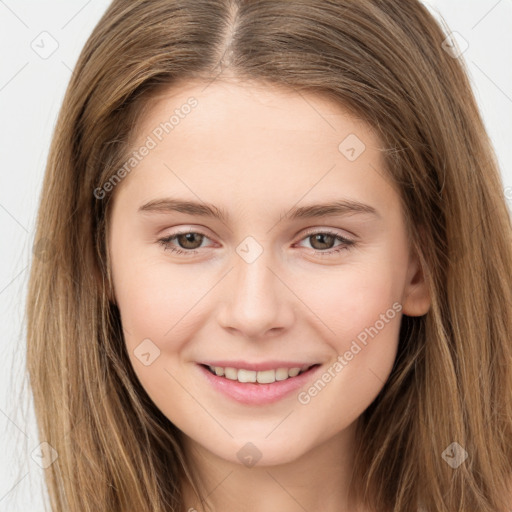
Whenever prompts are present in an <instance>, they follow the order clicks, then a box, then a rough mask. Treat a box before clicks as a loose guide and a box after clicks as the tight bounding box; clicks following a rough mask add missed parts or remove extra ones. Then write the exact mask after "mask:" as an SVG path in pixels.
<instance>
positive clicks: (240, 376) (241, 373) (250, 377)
mask: <svg viewBox="0 0 512 512" xmlns="http://www.w3.org/2000/svg"><path fill="white" fill-rule="evenodd" d="M209 368H210V371H211V372H212V373H214V374H215V375H217V376H218V377H225V378H226V379H229V380H238V382H258V383H259V384H272V383H273V382H276V381H281V380H286V379H289V378H290V377H296V376H297V375H299V373H302V371H306V369H308V368H304V370H301V368H278V369H277V370H263V371H259V372H257V371H254V370H244V369H240V370H237V369H236V368H229V367H228V368H222V367H221V366H209Z"/></svg>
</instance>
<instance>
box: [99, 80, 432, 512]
mask: <svg viewBox="0 0 512 512" xmlns="http://www.w3.org/2000/svg"><path fill="white" fill-rule="evenodd" d="M205 87H206V85H205V84H204V83H199V82H197V83H196V82H189V83H186V84H181V85H179V86H178V85H176V84H175V85H173V87H172V88H171V89H169V90H168V91H167V92H166V93H165V94H163V95H160V96H159V98H158V99H157V100H156V101H154V102H152V104H151V105H150V108H148V110H147V111H146V113H145V115H144V116H143V118H142V119H141V120H140V124H139V126H138V127H137V128H138V131H137V136H136V137H135V139H134V144H133V146H134V148H139V147H140V146H142V145H143V144H144V142H145V141H146V140H147V137H148V135H150V134H151V133H152V131H153V130H154V129H155V128H156V127H157V126H159V124H160V123H161V122H163V121H165V120H168V119H169V116H170V113H172V112H173V111H174V110H175V109H176V108H179V107H180V106H181V105H183V104H185V103H186V101H187V99H188V98H189V97H191V96H193V97H195V98H196V99H197V101H198V104H197V107H196V108H194V109H192V111H191V112H190V114H188V115H187V116H184V118H183V119H180V122H179V124H178V125H177V126H175V128H174V129H173V130H172V131H171V132H170V133H169V134H166V135H165V136H164V137H163V138H162V141H161V142H159V143H158V145H157V146H156V147H155V148H153V149H152V150H151V151H150V152H149V154H148V155H147V156H146V157H145V158H144V159H143V160H142V161H141V162H140V163H138V165H137V166H136V167H135V168H134V169H133V170H132V171H131V172H130V173H129V174H128V175H127V176H126V177H125V178H124V179H123V180H122V182H121V183H120V184H119V185H117V187H116V188H115V190H114V196H113V198H112V199H113V201H114V202H113V209H112V213H111V219H110V221H111V224H110V231H109V253H110V258H111V269H112V276H113V284H114V290H115V291H114V295H115V297H114V300H115V301H116V302H117V305H118V307H119V310H120V312H121V317H122V323H123V329H124V332H125V341H126V346H127V350H128V353H129V355H130V359H131V362H132V365H133V368H134V370H135V372H136V374H137V376H138V378H139V380H140V382H141V383H142V385H143V386H144V388H145V390H146V391H147V393H148V395H149V396H150V397H151V399H152V400H153V401H154V403H155V404H156V405H157V406H158V407H159V409H160V410H161V411H162V412H163V413H164V414H165V415H166V416H167V417H168V418H169V419H170V420H171V421H172V422H173V423H174V424H175V425H177V426H178V427H179V429H180V430H181V431H182V432H183V433H184V436H183V437H184V447H185V451H186V454H187V457H188V459H189V460H190V461H191V463H192V464H193V467H194V468H195V474H197V475H200V476H201V478H202V479H203V481H204V483H205V487H206V489H207V493H206V494H208V493H209V497H208V503H209V504H211V505H212V506H213V509H214V510H222V511H227V512H229V511H238V510H240V507H241V506H242V505H243V509H244V510H245V511H249V512H263V511H265V512H267V511H268V510H283V511H290V512H291V511H299V510H300V511H303V510H304V509H305V510H324V511H327V512H330V511H332V512H334V511H336V512H339V511H340V510H347V511H348V510H350V511H354V510H362V508H361V509H360V508H359V504H355V503H350V502H349V501H348V498H347V493H348V487H349V478H350V471H351V468H352V465H353V461H354V452H353V445H354V435H355V427H356V425H357V420H358V418H359V417H360V415H361V414H362V413H363V411H364V410H365V409H366V408H367V407H368V406H369V405H370V404H371V403H372V401H373V400H374V399H375V397H376V396H377V395H378V393H379V391H380V390H381V389H382V387H383V386H384V383H385V382H386V379H387V378H388V376H389V374H390V372H391V369H392V366H393V362H394V360H395V357H396V352H397V345H398V334H399V327H400V320H401V317H402V314H407V315H409V316H418V315H423V314H425V313H426V312H427V311H428V309H429V307H430V297H429V294H428V291H427V286H426V284H425V281H424V277H423V273H422V270H421V268H420V265H419V263H418V259H417V257H416V255H415V253H414V252H413V251H412V250H411V245H410V242H409V240H408V238H407V234H406V227H405V226H406V225H405V219H404V215H403V211H402V209H401V203H400V200H399V195H398V190H397V189H396V188H395V187H394V186H393V184H392V183H391V181H390V178H389V177H387V175H386V170H385V166H384V160H383V156H382V152H381V151H380V150H379V148H381V147H382V146H381V142H380V140H379V139H378V137H377V136H376V135H375V133H374V132H373V131H372V129H371V127H370V126H368V125H366V124H364V123H363V122H362V121H361V120H358V119H356V118H354V117H352V116H350V115H348V114H347V112H346V111H344V110H343V109H342V108H341V107H340V106H339V105H337V104H335V103H332V102H331V101H330V100H327V99H325V98H321V97H319V96H316V95H304V94H302V95H301V94H298V93H296V92H294V91H289V90H284V89H281V88H277V87H270V86H268V85H261V84H260V85H258V84H250V83H248V82H244V83H241V82H239V81H237V80H236V79H232V80H223V81H221V80H216V81H215V82H213V83H212V84H211V85H209V86H207V87H206V88H205ZM350 134H355V135H356V136H357V137H358V138H359V139H360V140H361V141H363V142H364V144H365V146H366V149H365V150H364V151H363V152H362V153H361V154H360V155H359V156H358V158H357V159H355V160H354V161H350V160H349V159H347V158H346V156H345V154H343V153H342V152H341V151H340V150H339V148H338V147H339V145H340V143H341V142H342V141H343V140H344V139H345V138H346V137H347V136H348V135H350ZM170 196H172V197H174V198H180V199H186V200H192V201H199V202H201V201H204V202H208V203H213V204H214V205H216V206H217V207H218V208H222V209H224V210H225V211H226V212H227V213H228V214H229V216H230V219H229V221H227V222H225V223H224V222H222V221H220V220H218V219H214V218H208V217H202V216H199V215H191V214H188V213H179V212H172V211H171V212H158V213H156V212H140V211H138V209H139V207H140V206H141V205H143V204H144V203H147V202H148V201H151V200H154V199H160V198H164V197H170ZM340 199H351V200H355V201H359V202H362V203H365V204H367V205H370V206H372V207H373V208H375V209H376V210H377V211H378V213H379V214H380V217H379V216H376V215H370V214H366V213H364V214H363V213H355V214H354V213H353V214H351V215H347V214H345V215H335V216H333V215H326V216H323V217H321V218H303V219H296V220H291V219H289V218H287V217H285V213H286V212H288V211H289V210H290V209H291V208H292V207H294V206H305V205H309V204H315V203H324V202H328V201H333V200H340ZM325 229H329V230H331V231H335V233H336V234H338V235H339V236H343V237H346V238H349V239H351V240H356V245H354V246H351V247H348V248H347V247H346V248H345V249H344V250H342V251H340V252H338V253H334V254H332V255H331V256H325V255H323V256H322V255H321V254H319V253H320V252H322V250H323V252H328V251H333V250H335V249H337V248H338V247H339V246H340V243H341V242H339V241H338V240H337V239H335V238H333V239H329V238H325V239H324V241H323V242H322V239H320V240H316V239H317V237H315V236H312V235H314V234H315V233H317V234H318V233H322V230H325ZM178 230H186V231H193V232H196V233H201V234H204V235H205V236H204V237H201V236H199V235H196V238H193V237H192V238H191V239H190V241H189V242H188V245H187V239H185V238H184V237H178V238H175V239H174V240H173V242H171V245H173V246H174V247H177V248H180V249H181V250H183V251H186V250H189V251H190V250H192V249H195V250H197V252H196V253H195V254H192V255H180V254H175V253H172V252H171V251H170V250H166V249H165V248H164V246H163V245H162V244H161V243H160V242H159V241H158V240H159V239H162V238H164V237H166V236H169V235H171V234H173V233H176V232H177V231H178ZM248 236H251V237H253V238H254V239H255V240H256V241H257V243H258V244H259V246H260V247H261V248H262V249H263V252H262V253H261V254H260V255H259V257H258V258H257V259H256V260H255V261H253V262H251V263H248V262H247V261H245V260H244V259H243V258H242V257H240V256H239V254H238V253H237V252H236V249H237V247H238V246H239V244H240V243H241V242H242V241H244V239H245V238H246V237H248ZM180 242H181V244H180ZM322 244H323V245H322ZM187 248H188V249H187ZM315 249H316V250H317V253H315ZM394 303H398V304H399V305H400V306H401V308H402V310H401V312H399V313H398V314H396V315H394V318H393V319H390V320H388V322H386V323H385V326H384V327H383V328H382V329H380V330H379V332H378V334H377V335H375V336H374V337H373V338H369V339H368V342H367V344H366V345H364V346H362V349H361V350H360V351H359V352H358V353H357V355H355V356H354V357H353V359H352V360H350V361H348V362H347V364H346V366H344V368H343V370H342V371H340V372H338V373H337V374H336V376H335V378H333V379H332V380H331V381H330V382H329V383H328V384H327V385H326V386H325V388H324V389H322V391H321V392H320V393H318V394H317V395H316V396H315V397H313V398H311V400H310V402H309V403H307V404H302V403H300V402H299V401H298V397H297V395H298V393H296V392H293V393H292V394H291V395H290V396H287V397H285V398H283V399H282V400H280V401H278V402H276V403H273V404H269V405H265V406H254V405H246V404H241V403H239V402H236V401H234V400H233V399H231V398H228V397H226V396H224V395H223V394H220V393H219V392H218V391H216V390H215V389H213V388H212V387H211V386H210V385H209V384H208V383H206V382H205V379H204V378H201V377H202V375H200V371H199V369H198V366H197V363H198V362H200V361H202V360H207V359H217V360H221V359H228V360H229V359H243V360H246V361H255V362H260V361H265V360H274V359H277V360H290V359H293V360H300V361H302V360H304V361H305V362H318V363H321V364H322V365H323V368H322V371H321V372H320V374H322V373H324V371H326V370H327V369H328V368H329V367H332V365H333V363H334V362H335V361H336V360H337V357H338V355H343V354H344V353H346V352H347V350H349V349H350V346H351V343H352V342H353V341H354V340H356V339H357V336H358V335H360V333H361V332H363V331H364V329H365V328H367V327H369V326H373V325H375V323H376V321H377V320H379V318H381V316H380V315H382V314H386V312H387V311H389V310H392V305H393V304H394ZM145 339H150V340H151V342H152V343H153V345H151V346H155V347H158V349H159V350H160V353H159V355H158V357H157V358H156V359H154V361H153V362H152V363H151V364H149V365H148V366H146V365H144V364H142V363H141V361H140V360H139V358H138V357H136V355H135V353H134V351H135V350H136V349H137V347H138V346H139V345H140V343H141V342H142V340H145ZM151 350H153V349H151ZM320 374H318V375H320ZM312 384H313V382H309V383H308V385H307V386H304V387H303V388H302V389H306V390H307V389H308V388H309V387H310V386H311V385H312ZM248 442H251V443H252V444H253V445H255V446H256V447H257V449H258V451H259V452H260V453H261V458H260V460H259V461H258V462H257V464H256V465H255V466H253V467H248V466H245V465H244V464H242V463H241V461H240V460H239V458H238V457H237V453H238V452H239V451H240V449H241V448H242V447H244V446H245V445H246V443H248ZM183 485H184V492H185V496H186V499H185V505H186V507H185V509H184V510H189V509H190V508H194V509H195V510H202V508H201V506H200V505H199V502H198V500H197V498H196V496H195V495H194V494H193V493H192V491H191V488H190V487H189V486H188V484H185V483H184V484H183Z"/></svg>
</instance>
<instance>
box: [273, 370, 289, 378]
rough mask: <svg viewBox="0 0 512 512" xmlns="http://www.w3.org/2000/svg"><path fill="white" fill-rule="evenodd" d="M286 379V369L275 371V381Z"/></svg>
mask: <svg viewBox="0 0 512 512" xmlns="http://www.w3.org/2000/svg"><path fill="white" fill-rule="evenodd" d="M287 378H288V368H278V369H277V370H276V380H286V379H287Z"/></svg>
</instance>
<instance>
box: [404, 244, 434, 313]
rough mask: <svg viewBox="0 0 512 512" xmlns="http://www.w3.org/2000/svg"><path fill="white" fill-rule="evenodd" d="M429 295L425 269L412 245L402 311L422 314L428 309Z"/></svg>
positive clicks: (429, 303)
mask: <svg viewBox="0 0 512 512" xmlns="http://www.w3.org/2000/svg"><path fill="white" fill-rule="evenodd" d="M430 305H431V297H430V292H429V289H428V284H427V280H426V279H425V271H424V269H423V267H422V265H421V262H420V258H419V256H418V251H417V249H416V247H413V250H412V251H411V255H410V258H409V266H408V269H407V277H406V281H405V289H404V295H403V300H402V311H403V313H404V315H408V316H422V315H425V314H426V313H427V312H428V310H429V309H430Z"/></svg>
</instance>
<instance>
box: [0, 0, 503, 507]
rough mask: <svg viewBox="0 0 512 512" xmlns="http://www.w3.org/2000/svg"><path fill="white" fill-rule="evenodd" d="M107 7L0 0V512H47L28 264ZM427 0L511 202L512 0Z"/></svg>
mask: <svg viewBox="0 0 512 512" xmlns="http://www.w3.org/2000/svg"><path fill="white" fill-rule="evenodd" d="M426 3H427V2H426ZM108 4H109V2H108V1H106V0H89V1H85V0H80V1H78V0H72V1H70V0H67V1H64V0H51V1H50V0H47V1H45V2H37V1H36V0H32V1H28V0H0V48H1V55H2V59H1V66H0V113H1V116H0V155H1V159H0V165H1V166H2V169H1V170H0V237H1V250H0V433H1V434H0V512H3V511H9V512H18V511H23V512H26V511H31V512H38V511H43V510H44V506H43V491H42V490H41V489H42V474H43V470H42V469H41V468H40V467H39V466H38V465H37V464H36V463H35V462H34V460H33V459H32V458H31V452H32V451H33V450H35V449H36V447H37V446H38V445H39V442H40V441H39V440H38V439H37V435H36V428H35V421H34V416H33V411H32V408H31V399H30V397H29V395H28V393H27V392H26V389H25V391H24V390H23V388H22V387H21V385H22V383H23V378H24V372H25V369H24V363H25V338H24V336H25V325H24V306H25V293H26V285H27V278H28V268H29V265H30V260H31V256H32V253H31V245H32V243H33V234H34V222H35V216H36V209H37V204H38V199H39V192H40V188H41V184H42V179H43V173H44V168H45V163H46V158H47V155H48V149H49V144H50V137H51V134H52V131H53V127H54V124H55V121H56V118H57V114H58V110H59V108H60V104H61V101H62V98H63V95H64V92H65V89H66V86H67V83H68V80H69V78H70V76H71V70H72V69H73V68H74V65H75V62H76V60H77V58H78V54H79V52H80V50H81V48H82V47H83V45H84V44H85V42H86V39H87V38H88V37H89V34H90V33H91V31H92V29H93V27H94V26H95V25H96V23H97V22H98V20H99V18H100V16H101V15H102V14H103V12H104V11H105V9H106V8H107V6H108ZM427 5H428V6H429V7H431V8H433V9H434V13H435V14H436V12H440V13H441V15H442V16H443V18H444V19H445V20H446V22H447V23H448V25H449V27H450V29H451V30H452V31H456V32H458V33H460V34H461V35H462V36H463V38H464V39H465V40H467V41H468V43H469V48H468V49H467V51H466V52H465V53H464V54H463V57H464V59H465V61H466V63H467V66H468V69H469V72H470V75H471V79H472V83H473V87H474V90H475V92H476V95H477V99H478V101H479V104H480V107H481V110H482V113H483V116H484V120H485V122H486V126H487V129H488V132H489V134H490V136H491V139H492V141H493V143H494V146H495V149H496V152H497V155H498V158H499V161H500V164H501V168H502V175H503V182H504V183H503V186H504V187H506V188H507V190H508V191H509V192H508V193H507V197H508V198H509V204H510V203H512V197H511V194H510V191H511V190H512V188H510V187H511V186H512V144H511V139H512V66H511V62H512V30H510V29H511V27H512V0H500V1H497V0H470V1H468V0H431V1H429V2H428V3H427ZM436 16H437V14H436ZM43 31H46V32H48V33H49V34H51V36H52V37H53V38H54V39H55V40H56V41H57V43H58V48H57V49H56V51H55V52H54V53H53V54H52V55H51V56H49V57H48V58H47V59H43V58H41V57H40V56H39V55H38V54H37V53H36V52H35V51H34V50H33V49H32V47H31V45H35V44H37V42H38V41H40V39H38V37H40V34H41V32H43ZM44 37H48V36H44ZM33 41H35V43H34V42H33ZM49 41H50V40H49V39H48V42H49ZM440 44H441V42H440ZM49 47H50V46H49V45H46V48H49Z"/></svg>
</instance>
